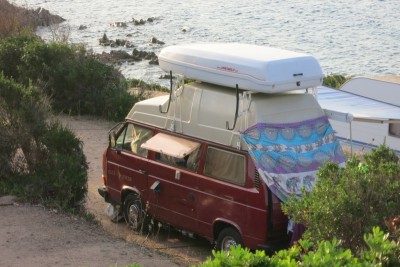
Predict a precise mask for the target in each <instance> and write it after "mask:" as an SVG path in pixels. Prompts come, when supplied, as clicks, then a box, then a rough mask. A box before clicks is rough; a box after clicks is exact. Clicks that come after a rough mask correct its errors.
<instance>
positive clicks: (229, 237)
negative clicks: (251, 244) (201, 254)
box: [215, 227, 243, 251]
mask: <svg viewBox="0 0 400 267" xmlns="http://www.w3.org/2000/svg"><path fill="white" fill-rule="evenodd" d="M238 245H243V242H242V237H241V236H240V234H239V232H238V231H237V230H236V229H235V228H233V227H227V228H224V229H223V230H222V231H221V232H220V233H219V235H218V239H217V243H216V245H215V248H216V250H220V251H230V250H231V249H230V247H231V246H234V247H237V246H238Z"/></svg>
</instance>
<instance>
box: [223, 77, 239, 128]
mask: <svg viewBox="0 0 400 267" xmlns="http://www.w3.org/2000/svg"><path fill="white" fill-rule="evenodd" d="M238 111H239V86H238V84H236V111H235V119H234V121H233V127H230V126H229V121H226V129H227V130H229V131H232V130H233V129H235V127H236V121H237V117H238Z"/></svg>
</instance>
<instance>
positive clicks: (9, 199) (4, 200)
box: [0, 195, 17, 206]
mask: <svg viewBox="0 0 400 267" xmlns="http://www.w3.org/2000/svg"><path fill="white" fill-rule="evenodd" d="M16 201H17V197H16V196H11V195H7V196H2V197H0V206H9V205H13V204H14V202H16Z"/></svg>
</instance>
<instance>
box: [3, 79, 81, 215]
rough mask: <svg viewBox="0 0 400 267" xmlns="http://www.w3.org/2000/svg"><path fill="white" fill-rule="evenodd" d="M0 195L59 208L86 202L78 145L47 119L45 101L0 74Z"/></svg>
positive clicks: (76, 141)
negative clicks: (10, 195)
mask: <svg viewBox="0 0 400 267" xmlns="http://www.w3.org/2000/svg"><path fill="white" fill-rule="evenodd" d="M0 115H1V116H0V132H1V133H2V138H1V139H0V140H1V141H0V150H1V153H0V195H2V194H15V195H17V196H19V197H20V198H21V199H24V200H27V201H30V202H36V203H38V202H39V203H43V204H45V205H47V206H53V207H56V208H61V209H63V210H71V209H75V208H77V207H79V206H80V204H82V201H83V200H84V199H85V196H86V193H87V188H86V183H87V163H86V158H85V156H84V154H83V150H82V145H81V141H80V140H79V139H77V138H76V137H75V135H74V134H73V133H72V132H71V131H69V130H68V129H66V128H65V127H63V126H62V125H61V124H59V123H58V122H54V121H52V120H51V118H50V117H49V105H48V100H47V98H46V97H44V96H43V95H42V94H41V93H40V91H39V90H38V89H37V88H35V87H33V86H29V87H24V86H22V85H21V84H18V83H16V82H14V81H12V80H9V79H7V78H6V77H4V75H2V74H0Z"/></svg>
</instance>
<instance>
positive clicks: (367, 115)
mask: <svg viewBox="0 0 400 267" xmlns="http://www.w3.org/2000/svg"><path fill="white" fill-rule="evenodd" d="M317 101H318V103H319V104H320V106H321V108H322V109H324V110H325V113H326V114H327V116H328V117H329V118H330V119H333V120H338V121H345V122H351V121H364V122H371V123H400V107H399V106H395V105H391V104H388V103H384V102H380V101H377V100H374V99H371V98H367V97H363V96H359V95H356V94H352V93H348V92H344V91H341V90H337V89H333V88H329V87H325V86H319V87H318V88H317Z"/></svg>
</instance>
